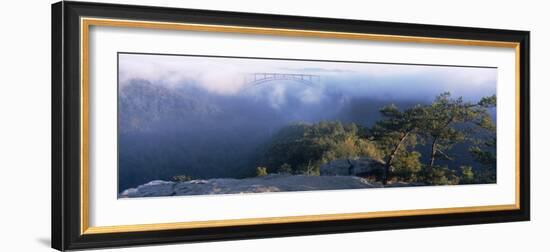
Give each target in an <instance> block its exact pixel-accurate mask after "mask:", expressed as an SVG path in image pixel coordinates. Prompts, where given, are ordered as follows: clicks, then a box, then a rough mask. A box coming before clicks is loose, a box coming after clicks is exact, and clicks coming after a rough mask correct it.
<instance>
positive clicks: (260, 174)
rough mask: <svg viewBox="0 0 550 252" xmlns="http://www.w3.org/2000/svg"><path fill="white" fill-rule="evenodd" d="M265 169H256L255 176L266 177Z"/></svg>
mask: <svg viewBox="0 0 550 252" xmlns="http://www.w3.org/2000/svg"><path fill="white" fill-rule="evenodd" d="M267 174H268V173H267V167H261V166H259V167H256V176H257V177H263V176H267Z"/></svg>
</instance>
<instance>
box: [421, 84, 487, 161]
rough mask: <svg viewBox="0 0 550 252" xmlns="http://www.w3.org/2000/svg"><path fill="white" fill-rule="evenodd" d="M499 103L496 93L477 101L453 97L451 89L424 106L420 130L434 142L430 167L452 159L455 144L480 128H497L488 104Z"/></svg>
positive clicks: (469, 136)
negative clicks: (438, 162) (466, 100)
mask: <svg viewBox="0 0 550 252" xmlns="http://www.w3.org/2000/svg"><path fill="white" fill-rule="evenodd" d="M495 105H496V96H491V97H484V98H481V100H480V101H479V102H478V103H471V102H465V101H464V100H463V99H462V97H458V98H452V97H451V94H450V93H449V92H445V93H442V94H440V95H438V96H437V97H436V98H435V100H434V101H433V102H432V104H431V105H429V106H427V107H426V109H425V112H426V114H425V119H424V120H422V126H421V131H422V133H423V137H425V138H427V139H428V140H429V142H430V145H431V152H430V158H429V161H428V163H427V164H426V166H427V169H430V168H431V167H433V166H434V165H435V162H436V161H437V160H440V159H447V160H452V159H453V157H452V156H450V155H448V154H447V151H449V150H450V149H451V148H452V147H453V146H454V145H455V144H457V143H461V142H465V141H466V140H468V139H469V138H472V137H475V136H476V134H475V133H476V132H478V131H479V130H481V129H485V130H489V131H494V128H495V127H494V124H493V122H492V120H491V118H490V116H489V114H488V112H487V108H489V107H493V106H495Z"/></svg>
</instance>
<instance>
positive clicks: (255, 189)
mask: <svg viewBox="0 0 550 252" xmlns="http://www.w3.org/2000/svg"><path fill="white" fill-rule="evenodd" d="M376 187H382V185H380V184H378V183H370V182H368V181H367V180H366V179H364V178H360V177H356V176H305V175H281V174H271V175H268V176H263V177H254V178H244V179H231V178H219V179H208V180H191V181H186V182H170V181H162V180H155V181H151V182H149V183H147V184H143V185H140V186H138V187H137V188H130V189H127V190H125V191H124V192H122V193H121V194H120V195H119V197H120V198H133V197H159V196H174V195H205V194H235V193H259V192H292V191H312V190H337V189H359V188H376Z"/></svg>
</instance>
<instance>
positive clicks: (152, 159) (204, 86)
mask: <svg viewBox="0 0 550 252" xmlns="http://www.w3.org/2000/svg"><path fill="white" fill-rule="evenodd" d="M263 72H269V73H287V74H311V75H316V76H319V81H317V82H312V83H304V82H299V81H292V80H277V81H269V82H264V83H260V84H254V83H252V81H251V79H250V77H251V74H253V73H263ZM496 78H497V71H496V69H495V68H473V67H442V66H419V65H399V64H370V63H341V62H314V61H287V60H266V59H242V58H218V57H191V56H161V55H140V54H120V55H119V129H118V130H119V191H122V190H124V189H127V188H129V187H135V186H137V185H139V184H143V183H146V182H148V181H151V180H154V179H170V177H172V176H175V175H189V176H192V177H196V178H213V177H237V178H239V177H247V176H251V175H253V171H254V169H255V167H256V165H257V162H258V159H259V158H261V156H262V153H263V150H264V149H265V148H266V146H267V145H268V144H269V139H270V137H271V136H272V135H273V134H274V133H276V132H277V130H279V129H280V128H281V127H283V126H285V125H288V124H289V123H294V122H306V123H314V122H318V121H321V120H340V121H343V122H355V123H357V124H360V125H362V126H365V127H368V126H370V125H372V123H374V122H375V121H376V120H378V119H379V118H380V115H379V113H378V110H379V109H380V107H382V106H384V105H388V104H390V103H394V104H396V105H398V106H399V107H401V108H406V107H410V106H413V105H414V104H418V103H428V102H430V101H431V100H433V98H434V97H435V96H436V95H438V94H440V93H442V92H446V91H448V92H451V93H452V95H453V96H454V97H458V96H462V97H463V98H464V99H465V100H469V101H476V100H478V99H479V98H480V97H483V96H490V95H493V94H496V80H497V79H496Z"/></svg>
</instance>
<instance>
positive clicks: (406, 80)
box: [119, 54, 497, 106]
mask: <svg viewBox="0 0 550 252" xmlns="http://www.w3.org/2000/svg"><path fill="white" fill-rule="evenodd" d="M388 63H391V62H388ZM257 72H276V73H288V74H311V75H318V76H320V80H319V82H318V83H315V85H304V84H300V83H289V82H288V81H287V82H282V83H272V85H271V87H270V89H269V90H270V92H269V94H268V95H269V97H268V99H270V100H273V104H274V106H277V103H282V102H284V100H285V97H284V96H285V94H286V93H288V91H289V90H292V91H293V92H299V94H300V97H301V99H303V101H304V102H318V101H319V100H321V99H322V97H323V96H325V95H327V94H329V93H330V94H334V93H339V94H341V95H344V96H361V97H372V98H377V99H396V100H426V101H429V100H431V99H433V98H434V97H435V96H436V95H437V94H440V93H442V92H445V91H449V92H451V94H452V95H453V96H455V97H456V96H462V97H464V99H465V100H471V101H474V100H477V99H479V98H480V97H482V96H489V95H493V94H496V83H497V69H496V68H476V67H452V66H426V65H403V64H376V63H345V62H316V61H296V60H273V59H243V58H220V57H204V56H173V55H149V54H119V86H120V87H122V86H124V85H127V84H128V83H130V82H131V81H132V80H135V79H140V80H147V81H149V82H150V83H152V84H154V85H164V86H167V87H172V88H175V87H178V86H190V85H192V86H195V87H199V88H202V89H205V90H207V91H208V92H212V93H214V94H218V95H227V96H235V95H259V94H263V95H264V96H265V95H266V93H265V92H263V91H261V90H255V89H253V88H252V89H251V88H250V83H249V81H248V80H250V77H251V74H253V73H257ZM273 84H275V85H273ZM251 90H252V91H251ZM262 92H263V93H262Z"/></svg>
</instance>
